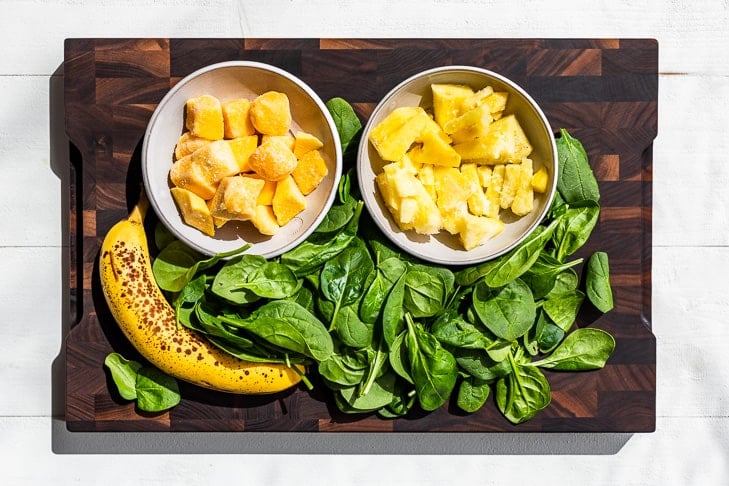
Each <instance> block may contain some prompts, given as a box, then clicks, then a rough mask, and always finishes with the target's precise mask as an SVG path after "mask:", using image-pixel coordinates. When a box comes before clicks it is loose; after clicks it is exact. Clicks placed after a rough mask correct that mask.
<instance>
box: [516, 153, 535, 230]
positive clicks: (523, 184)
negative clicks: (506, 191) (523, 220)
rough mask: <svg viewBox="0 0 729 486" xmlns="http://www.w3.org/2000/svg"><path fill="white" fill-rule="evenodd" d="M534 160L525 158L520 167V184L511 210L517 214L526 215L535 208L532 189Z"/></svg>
mask: <svg viewBox="0 0 729 486" xmlns="http://www.w3.org/2000/svg"><path fill="white" fill-rule="evenodd" d="M532 165H533V164H532V160H531V159H528V158H527V159H524V160H522V161H521V164H519V165H517V166H515V167H519V172H520V175H519V184H518V185H517V190H516V194H515V196H514V200H513V201H512V203H511V211H512V212H513V213H514V214H516V215H517V216H524V215H525V214H528V213H530V212H531V211H532V210H533V209H534V189H532V184H531V181H532V177H533V174H532V172H533V168H532Z"/></svg>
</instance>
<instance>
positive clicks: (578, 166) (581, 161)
mask: <svg viewBox="0 0 729 486" xmlns="http://www.w3.org/2000/svg"><path fill="white" fill-rule="evenodd" d="M556 142H557V154H558V156H559V164H558V167H559V176H558V178H557V189H558V190H559V193H560V194H561V196H562V198H564V200H565V201H566V202H567V203H575V202H579V201H595V202H597V201H599V200H600V188H599V187H598V184H597V179H596V178H595V174H594V173H593V171H592V168H591V167H590V163H589V161H588V158H587V152H585V148H584V147H583V146H582V143H581V142H580V141H579V140H577V139H576V138H574V137H572V136H571V135H570V134H569V132H568V131H567V130H566V129H564V128H562V129H561V130H560V136H559V137H557V140H556Z"/></svg>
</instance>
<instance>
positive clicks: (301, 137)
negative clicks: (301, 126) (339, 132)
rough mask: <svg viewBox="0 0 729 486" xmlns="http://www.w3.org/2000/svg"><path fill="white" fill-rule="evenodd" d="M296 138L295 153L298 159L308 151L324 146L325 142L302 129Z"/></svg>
mask: <svg viewBox="0 0 729 486" xmlns="http://www.w3.org/2000/svg"><path fill="white" fill-rule="evenodd" d="M294 140H295V141H294V155H296V158H297V159H300V158H301V157H303V156H304V154H306V152H309V151H311V150H319V149H320V148H322V147H323V146H324V142H322V141H321V140H319V139H318V138H317V137H315V136H314V135H312V134H311V133H308V132H304V131H301V130H300V131H298V132H296V135H295V137H294Z"/></svg>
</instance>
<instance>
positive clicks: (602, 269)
mask: <svg viewBox="0 0 729 486" xmlns="http://www.w3.org/2000/svg"><path fill="white" fill-rule="evenodd" d="M586 288H587V297H588V298H589V299H590V302H592V304H593V305H594V306H595V307H597V309H598V310H599V311H601V312H609V311H610V310H612V308H613V291H612V287H611V286H610V264H609V263H608V255H607V253H605V252H603V251H596V252H595V253H593V254H592V255H591V256H590V259H589V260H588V261H587V275H586Z"/></svg>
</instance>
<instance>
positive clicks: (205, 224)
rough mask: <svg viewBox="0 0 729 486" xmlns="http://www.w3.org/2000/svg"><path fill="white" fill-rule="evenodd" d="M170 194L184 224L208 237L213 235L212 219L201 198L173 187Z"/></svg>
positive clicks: (185, 190)
mask: <svg viewBox="0 0 729 486" xmlns="http://www.w3.org/2000/svg"><path fill="white" fill-rule="evenodd" d="M170 192H171V193H172V198H173V199H174V200H175V204H176V205H177V208H178V210H179V211H180V214H181V216H182V220H183V221H184V222H185V224H187V225H189V226H192V227H193V228H196V229H198V230H200V231H202V232H203V233H205V234H206V235H208V236H213V235H214V234H215V226H214V224H213V217H212V215H211V214H210V209H209V208H208V205H207V203H206V202H205V200H204V199H203V198H201V197H200V196H198V195H197V194H195V193H193V192H191V191H188V190H187V189H182V188H180V187H173V188H172V189H171V190H170Z"/></svg>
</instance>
